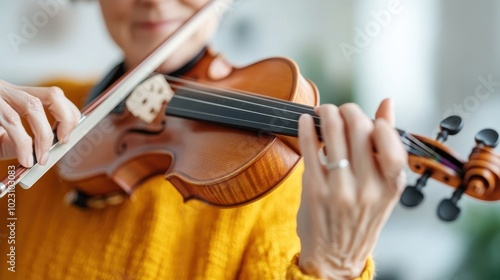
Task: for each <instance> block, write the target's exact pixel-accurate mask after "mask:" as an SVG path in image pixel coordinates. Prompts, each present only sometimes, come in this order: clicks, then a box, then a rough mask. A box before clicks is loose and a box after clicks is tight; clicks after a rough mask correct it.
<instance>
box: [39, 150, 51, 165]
mask: <svg viewBox="0 0 500 280" xmlns="http://www.w3.org/2000/svg"><path fill="white" fill-rule="evenodd" d="M48 160H49V152H45V153H44V154H43V155H42V158H41V159H40V164H41V165H45V164H47V161H48Z"/></svg>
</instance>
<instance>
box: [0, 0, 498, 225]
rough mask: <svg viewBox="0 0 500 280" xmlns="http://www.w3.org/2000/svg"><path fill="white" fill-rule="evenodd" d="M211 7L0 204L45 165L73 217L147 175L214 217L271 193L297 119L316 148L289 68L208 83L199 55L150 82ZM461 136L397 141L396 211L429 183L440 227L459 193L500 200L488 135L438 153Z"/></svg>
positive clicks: (451, 121) (292, 143)
mask: <svg viewBox="0 0 500 280" xmlns="http://www.w3.org/2000/svg"><path fill="white" fill-rule="evenodd" d="M215 2H216V1H211V2H209V3H208V4H206V6H205V7H203V8H202V9H201V10H200V11H199V12H198V13H197V14H196V15H194V16H193V17H192V18H191V19H190V20H188V22H187V23H186V24H185V25H184V26H183V27H182V28H181V29H179V30H178V31H176V32H175V33H174V34H173V35H171V36H170V37H169V38H168V39H167V40H166V41H165V42H164V43H163V44H162V45H161V46H160V47H159V48H158V49H156V50H155V51H153V52H152V53H151V54H150V55H149V56H148V57H147V58H146V59H145V60H144V61H143V62H142V63H141V64H140V65H138V66H137V67H135V68H133V69H131V70H129V71H128V72H127V73H126V74H125V75H124V76H123V77H122V78H121V79H119V80H118V81H116V82H115V83H114V84H113V85H111V86H110V87H109V88H108V89H107V90H106V91H105V92H104V93H103V94H102V95H101V96H100V97H99V98H97V99H96V100H95V101H93V102H92V103H91V104H89V105H88V106H87V107H85V108H84V109H83V111H82V115H83V117H82V120H81V121H80V124H79V125H78V126H77V128H76V129H75V130H74V131H73V133H72V134H71V136H70V139H69V141H68V143H67V144H65V145H60V143H59V142H57V139H56V140H55V144H54V146H53V147H52V149H51V156H50V159H49V162H48V163H47V165H46V166H40V165H38V164H35V165H34V166H33V167H32V168H30V169H26V168H24V167H22V166H18V167H17V169H16V172H15V175H14V176H12V177H14V178H9V177H6V178H4V180H2V183H0V194H5V193H7V192H8V187H9V185H10V182H14V183H19V184H20V185H21V186H22V187H24V188H29V187H31V186H32V185H33V184H34V183H35V182H36V181H37V180H38V179H39V178H40V177H41V176H42V175H43V173H45V172H46V171H47V170H48V169H49V168H50V167H52V166H53V165H54V164H55V163H56V162H59V164H58V169H59V171H60V175H61V176H62V177H63V178H64V179H65V180H67V181H69V182H70V183H71V184H73V185H74V186H75V187H76V191H75V192H72V193H71V194H70V195H69V196H68V200H69V202H70V203H72V204H75V205H78V206H82V207H94V208H101V207H104V206H106V205H108V204H116V203H120V202H121V201H122V200H123V197H126V196H130V195H132V194H133V191H134V190H135V189H136V188H137V187H138V186H139V185H140V184H141V183H142V182H144V181H145V180H147V179H148V178H150V177H152V176H155V175H158V174H163V175H164V177H165V179H166V180H169V181H170V182H171V183H172V185H173V186H174V187H175V188H176V189H177V190H178V191H179V193H180V194H181V195H182V196H183V198H184V200H186V201H187V200H189V199H199V200H202V201H204V202H206V203H209V204H212V205H215V206H219V207H233V206H238V205H243V204H246V203H250V202H252V201H254V200H256V199H259V198H261V197H262V196H264V195H266V194H267V193H269V192H270V191H272V190H273V189H275V188H276V187H277V186H279V184H280V182H281V181H283V180H284V179H285V178H286V177H287V176H288V175H289V174H290V173H291V172H292V171H293V169H294V168H295V167H296V166H297V165H298V164H299V162H300V160H301V156H300V150H299V147H298V144H297V139H296V136H297V128H298V119H299V117H300V115H301V114H305V113H307V114H310V115H312V116H313V118H314V121H315V124H316V128H317V129H316V130H317V133H318V137H319V138H320V139H321V135H320V129H319V125H320V123H319V118H318V116H317V115H316V114H315V112H314V106H316V105H318V103H319V97H318V91H317V89H316V87H315V86H314V85H313V84H312V83H311V82H309V81H307V80H306V79H305V78H304V77H302V76H301V75H300V72H299V70H298V67H297V65H296V64H295V63H293V62H292V61H290V60H288V59H285V58H274V59H268V60H264V61H261V62H257V63H255V64H253V65H250V66H247V67H244V68H240V69H235V70H234V71H233V72H232V73H231V74H230V75H229V76H228V77H227V78H225V79H223V80H218V81H213V80H211V79H210V78H208V77H207V75H206V73H207V71H206V70H207V68H208V65H209V64H210V62H211V60H212V59H213V56H212V55H211V54H209V53H205V55H204V56H203V57H202V58H201V60H200V61H199V62H198V63H197V64H196V67H194V68H192V69H190V70H189V71H188V72H187V73H186V74H185V75H184V76H183V77H182V78H174V77H168V76H164V75H161V74H158V75H155V74H152V73H153V72H154V69H156V68H157V67H158V66H159V65H160V64H161V62H162V61H164V60H165V59H166V57H168V55H170V53H172V51H173V50H174V49H175V48H178V47H180V46H181V44H182V41H183V39H185V38H187V37H188V36H189V34H190V32H192V31H193V30H195V29H196V26H199V25H200V24H202V23H203V16H204V15H206V14H208V13H209V12H210V8H213V6H214V3H215ZM124 100H126V101H124ZM124 104H125V107H124V106H122V105H124ZM120 107H124V108H122V109H121V110H117V111H118V112H113V113H111V114H109V112H111V111H112V110H113V109H115V108H120ZM462 125H463V124H462V121H461V119H459V118H458V117H455V116H453V117H450V118H447V119H446V120H444V121H443V122H442V123H441V132H440V134H439V135H438V137H437V139H436V140H433V139H430V138H427V137H423V136H418V135H413V134H410V133H407V132H405V131H403V130H398V132H399V134H400V136H401V139H402V141H403V144H404V145H405V147H406V149H407V151H408V154H409V158H408V162H409V166H410V168H411V170H412V171H413V172H416V173H418V174H421V175H422V176H421V178H419V179H418V180H417V183H416V184H415V186H409V187H407V188H406V190H405V191H404V193H403V195H402V197H401V203H403V204H404V205H406V206H409V207H412V206H416V205H418V204H419V203H420V202H421V201H422V199H423V193H422V189H423V187H424V186H425V184H426V183H427V181H428V179H430V178H432V179H434V180H437V181H439V182H442V183H444V184H446V185H448V186H450V187H452V188H454V189H455V191H454V194H453V196H452V197H451V198H450V199H447V200H444V201H443V202H441V204H440V206H439V208H438V215H439V217H440V218H442V219H443V220H448V221H451V220H454V219H456V218H457V217H458V215H459V213H460V209H459V208H458V206H457V202H458V200H459V199H460V198H461V196H462V195H463V194H466V195H469V196H471V197H474V198H477V199H480V200H485V201H493V200H499V199H500V190H499V189H500V188H499V186H500V185H499V183H500V156H499V155H498V154H496V153H495V152H494V147H495V146H496V145H497V143H498V133H496V132H495V131H492V130H483V131H482V132H480V133H479V134H478V135H477V136H476V143H477V145H476V147H475V148H474V149H473V151H472V153H471V154H470V156H469V159H468V161H464V160H461V159H460V157H458V156H457V155H455V153H454V152H453V151H452V150H451V149H450V148H448V147H446V146H445V145H444V144H443V142H444V141H445V140H446V139H447V137H448V135H453V134H456V133H457V132H458V131H459V130H460V129H461V126H462Z"/></svg>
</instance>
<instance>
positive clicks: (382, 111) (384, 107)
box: [375, 98, 396, 127]
mask: <svg viewBox="0 0 500 280" xmlns="http://www.w3.org/2000/svg"><path fill="white" fill-rule="evenodd" d="M393 108H394V103H393V101H392V99H390V98H386V99H384V100H382V102H381V103H380V106H379V107H378V109H377V113H375V118H376V119H379V118H382V119H385V120H386V121H387V122H388V123H389V124H390V125H391V126H393V127H394V125H395V124H396V121H395V119H396V118H395V117H394V109H393Z"/></svg>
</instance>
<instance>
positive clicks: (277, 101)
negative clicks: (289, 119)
mask: <svg viewBox="0 0 500 280" xmlns="http://www.w3.org/2000/svg"><path fill="white" fill-rule="evenodd" d="M163 76H164V77H165V79H166V80H167V81H173V82H177V83H182V84H184V87H186V88H187V89H189V90H193V88H191V87H188V86H186V85H187V84H189V85H191V86H196V87H198V88H200V89H203V88H204V89H212V90H214V91H218V92H225V93H228V94H233V95H235V96H234V97H233V98H234V99H235V100H237V101H242V100H240V99H238V98H237V97H238V96H241V95H242V96H246V97H249V98H252V99H255V100H261V101H267V102H272V103H275V104H279V105H286V106H290V107H295V108H297V109H302V110H304V111H306V112H307V113H308V114H309V115H311V116H312V117H313V118H314V119H317V120H319V116H318V115H317V114H316V112H315V111H314V107H313V106H309V105H305V104H300V103H294V102H291V101H287V100H282V99H278V98H273V97H264V96H260V95H257V94H255V93H251V92H248V91H244V90H232V89H228V88H223V87H221V88H219V87H215V86H211V85H206V84H201V83H199V82H196V81H192V80H187V79H183V78H177V77H173V76H169V75H163ZM171 86H172V85H171ZM177 86H179V85H177ZM200 92H203V93H206V94H210V93H213V91H212V92H209V91H203V90H200ZM254 104H256V105H259V106H261V105H262V104H259V103H254ZM273 109H276V108H273ZM295 113H296V112H295Z"/></svg>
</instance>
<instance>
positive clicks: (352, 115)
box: [339, 103, 374, 176]
mask: <svg viewBox="0 0 500 280" xmlns="http://www.w3.org/2000/svg"><path fill="white" fill-rule="evenodd" d="M339 110H340V114H341V115H342V118H343V119H344V124H345V126H346V129H345V130H346V133H347V135H348V141H347V143H348V144H347V146H348V147H349V155H350V159H351V162H352V165H353V171H354V173H355V174H356V175H357V176H362V175H369V174H371V173H372V172H373V168H374V164H373V160H372V154H373V145H372V141H371V135H372V132H373V122H372V121H371V120H370V119H369V118H368V117H367V116H366V115H365V114H364V113H363V112H362V111H361V108H359V106H357V105H356V104H353V103H349V104H345V105H342V106H341V107H340V108H339Z"/></svg>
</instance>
